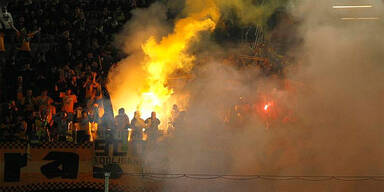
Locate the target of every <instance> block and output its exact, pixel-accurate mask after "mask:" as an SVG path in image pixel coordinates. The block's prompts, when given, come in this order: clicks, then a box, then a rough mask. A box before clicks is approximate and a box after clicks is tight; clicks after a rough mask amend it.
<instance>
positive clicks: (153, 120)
mask: <svg viewBox="0 0 384 192" xmlns="http://www.w3.org/2000/svg"><path fill="white" fill-rule="evenodd" d="M145 124H146V125H147V130H146V132H147V134H148V141H150V142H153V141H154V142H156V141H157V137H158V133H159V125H160V120H159V119H158V118H157V117H156V112H152V113H151V117H150V118H148V119H146V120H145Z"/></svg>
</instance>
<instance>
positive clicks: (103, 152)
mask: <svg viewBox="0 0 384 192" xmlns="http://www.w3.org/2000/svg"><path fill="white" fill-rule="evenodd" d="M121 144H122V142H121V141H118V140H113V141H106V140H96V141H95V154H96V156H109V150H110V149H109V146H110V145H112V147H113V156H125V155H127V152H122V151H119V147H120V146H121Z"/></svg>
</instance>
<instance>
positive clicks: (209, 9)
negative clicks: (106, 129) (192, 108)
mask: <svg viewBox="0 0 384 192" xmlns="http://www.w3.org/2000/svg"><path fill="white" fill-rule="evenodd" d="M196 2H199V3H200V7H198V8H197V9H196ZM186 6H187V7H186V10H187V11H189V12H190V13H189V14H187V17H185V18H182V19H179V20H178V21H176V23H175V27H174V30H173V32H172V33H171V34H169V35H167V36H164V37H163V38H162V39H161V40H160V41H159V42H158V41H156V39H155V37H150V38H149V39H148V40H147V41H146V42H145V43H144V44H143V45H142V50H143V52H144V54H145V59H144V62H143V68H142V70H143V72H144V74H142V79H141V80H143V82H144V86H143V87H138V88H137V89H135V90H136V91H137V92H136V93H132V94H133V95H137V96H138V97H136V98H135V99H134V101H132V99H131V98H125V99H121V96H118V94H119V93H118V92H117V93H114V94H117V95H114V94H111V95H112V102H113V104H114V107H115V109H114V110H115V111H117V109H118V108H119V107H121V106H124V107H125V108H126V111H127V112H129V113H130V114H132V112H133V111H135V110H139V111H141V114H142V115H143V116H144V117H149V116H150V114H151V112H152V111H156V112H157V117H158V118H159V119H160V120H161V121H162V122H163V123H162V125H163V127H160V128H161V129H166V128H164V125H165V123H166V122H167V120H168V119H169V117H170V115H171V108H172V107H171V106H172V105H173V104H175V103H177V101H176V100H179V99H177V98H176V99H175V100H173V98H172V97H173V95H172V94H173V93H174V91H173V90H172V88H170V87H167V83H168V82H167V80H168V78H169V76H170V75H172V74H173V73H174V72H175V71H183V72H186V73H189V72H190V71H191V69H192V67H193V62H194V60H195V57H194V56H193V55H190V54H188V53H187V49H188V47H189V44H190V43H191V42H192V41H193V40H196V39H197V38H198V35H199V33H200V32H202V31H212V30H214V29H215V27H216V23H217V21H218V19H219V17H220V13H219V11H218V8H217V7H216V4H215V3H214V0H204V1H201V0H187V2H186ZM138 73H139V72H138ZM132 86H139V85H132ZM176 97H177V96H176ZM113 98H119V99H116V100H115V101H114V100H113ZM128 103H129V104H128ZM132 103H136V105H137V106H135V108H132ZM127 106H130V107H131V108H127Z"/></svg>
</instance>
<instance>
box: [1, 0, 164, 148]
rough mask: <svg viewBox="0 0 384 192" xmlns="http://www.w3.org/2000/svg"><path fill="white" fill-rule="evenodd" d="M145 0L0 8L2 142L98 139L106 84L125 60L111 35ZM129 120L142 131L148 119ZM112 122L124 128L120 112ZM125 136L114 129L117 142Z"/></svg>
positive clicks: (19, 3)
mask: <svg viewBox="0 0 384 192" xmlns="http://www.w3.org/2000/svg"><path fill="white" fill-rule="evenodd" d="M150 3H151V2H150V1H136V0H130V1H126V0H15V1H10V2H9V3H6V4H4V5H2V8H1V11H0V69H1V73H0V90H1V91H0V103H1V105H0V106H1V107H0V140H19V139H25V140H28V141H29V142H36V143H39V142H43V141H51V142H54V141H77V142H83V141H88V140H92V139H94V138H95V136H96V134H98V135H99V136H103V135H104V134H105V129H106V128H100V127H101V126H102V124H103V123H102V117H103V115H104V106H103V105H104V102H103V97H105V86H104V85H105V79H106V76H107V73H108V70H109V68H110V67H112V66H113V65H115V63H116V62H117V61H119V60H120V58H121V57H122V55H121V53H119V52H118V51H117V50H116V49H114V48H113V46H112V45H111V44H112V42H113V34H115V33H116V32H118V31H119V30H120V29H121V27H122V26H123V24H124V23H125V22H126V20H127V19H129V18H130V10H131V9H133V8H135V7H136V6H141V7H143V6H147V5H148V4H150ZM132 121H139V122H140V123H139V124H143V126H144V124H145V125H148V121H151V118H150V119H149V120H147V122H144V120H142V119H141V118H140V115H139V114H136V115H135V117H134V119H133V120H132ZM157 121H158V119H157V118H156V114H155V113H154V114H153V115H152V122H155V123H149V124H151V125H152V124H153V125H156V123H157V124H159V123H160V122H157ZM114 122H115V127H117V129H116V130H119V129H120V130H127V129H128V127H129V125H130V121H129V119H128V117H127V116H126V114H125V112H124V109H121V110H119V114H118V115H117V116H116V118H115V121H114ZM148 127H151V126H147V128H148ZM155 127H156V126H155ZM141 128H144V127H140V128H138V129H140V130H141ZM100 130H104V131H100ZM96 132H97V133H96ZM115 132H116V131H115ZM126 134H128V131H120V132H118V131H117V132H116V133H114V137H118V138H123V137H124V136H126ZM137 135H138V134H133V136H132V137H139V136H140V134H139V135H138V136H137ZM125 138H126V137H125ZM125 140H126V139H125Z"/></svg>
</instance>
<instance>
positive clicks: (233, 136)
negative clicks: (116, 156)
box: [112, 0, 384, 191]
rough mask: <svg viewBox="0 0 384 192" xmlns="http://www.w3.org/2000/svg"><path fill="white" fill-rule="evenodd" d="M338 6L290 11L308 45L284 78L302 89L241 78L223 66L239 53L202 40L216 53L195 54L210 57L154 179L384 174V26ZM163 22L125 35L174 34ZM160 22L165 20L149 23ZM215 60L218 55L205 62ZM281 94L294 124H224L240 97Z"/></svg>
mask: <svg viewBox="0 0 384 192" xmlns="http://www.w3.org/2000/svg"><path fill="white" fill-rule="evenodd" d="M245 2H247V1H245ZM332 2H333V1H331V0H321V1H314V0H307V1H302V2H300V3H299V4H296V5H295V6H294V7H293V8H291V10H290V12H291V14H292V15H293V16H294V17H295V19H296V20H298V21H300V22H299V24H298V25H299V33H298V35H299V36H300V37H301V38H302V39H303V41H302V43H301V45H300V46H298V47H294V49H293V50H295V51H294V53H292V55H293V56H294V57H295V63H294V64H292V65H293V66H294V67H287V68H285V71H284V72H285V76H286V78H287V79H289V80H291V81H290V82H295V83H291V86H293V87H294V90H295V91H293V90H292V89H290V90H286V89H281V86H280V85H281V81H282V80H279V79H276V78H274V77H267V78H265V77H261V76H262V75H261V73H260V72H259V70H258V69H257V68H251V67H250V68H247V69H242V70H239V69H237V68H235V67H233V65H228V64H227V63H226V62H223V59H224V58H219V57H217V56H218V55H228V54H231V53H228V52H227V51H226V50H228V49H230V50H232V49H231V48H226V47H221V48H218V47H217V45H216V44H215V43H213V42H204V44H205V45H207V46H208V44H212V45H209V47H215V49H212V48H210V49H209V51H212V52H209V53H207V51H206V50H205V51H204V50H202V48H201V47H200V48H199V49H198V50H199V52H196V53H195V54H196V55H197V58H201V57H203V58H204V60H203V61H197V62H200V63H204V64H201V65H198V66H195V69H194V72H195V76H196V78H195V79H194V80H193V81H192V82H191V83H189V85H188V86H187V87H186V88H185V89H187V90H188V91H189V93H190V104H189V108H188V110H187V112H186V118H185V119H184V120H183V121H181V122H178V123H179V124H178V125H179V128H178V129H177V130H176V131H175V133H174V135H173V136H171V137H170V138H169V139H168V140H166V141H164V142H161V143H160V144H158V146H156V147H154V148H153V149H152V150H149V151H148V152H147V153H145V154H144V156H143V158H144V159H145V161H146V162H147V166H146V168H145V169H146V171H148V172H168V173H206V174H265V175H336V176H337V175H361V176H364V175H382V174H383V173H384V164H383V161H384V153H383V152H382V151H384V143H383V140H382V135H383V134H384V132H383V125H384V121H383V114H384V113H383V112H384V110H383V106H384V102H383V100H384V99H383V98H384V86H383V85H384V84H383V80H384V76H383V74H384V67H383V65H382V64H383V60H384V55H383V54H382V50H384V40H383V38H381V37H380V35H379V34H382V33H383V32H384V28H383V25H382V23H380V22H376V21H347V22H343V21H340V20H339V19H338V17H337V16H338V15H337V13H335V10H332V9H331V6H332ZM379 4H380V5H381V4H382V2H377V6H379ZM152 9H153V7H152V8H149V9H148V10H146V11H145V12H142V13H140V14H138V15H136V17H134V19H133V23H135V21H136V22H138V23H140V22H139V21H137V20H135V18H141V17H142V18H146V17H147V16H148V17H150V16H153V15H151V14H148V13H151V11H150V10H152ZM381 11H384V10H381ZM164 12H165V11H164ZM164 12H163V13H164ZM137 13H139V11H138V12H137ZM141 14H142V15H144V16H142V15H141ZM156 15H163V14H162V13H157V14H156ZM240 15H241V14H240ZM163 16H164V18H162V17H160V18H162V19H161V22H155V23H157V24H159V25H158V26H156V25H155V26H156V27H154V28H152V27H147V28H144V29H143V28H140V30H139V31H136V30H135V32H133V33H131V32H129V33H128V34H124V35H123V36H122V37H124V36H125V35H128V36H127V37H133V38H134V39H140V38H136V37H137V36H136V35H139V34H144V35H143V36H139V37H143V38H144V39H145V38H146V36H145V34H146V31H147V30H146V29H150V30H149V31H155V34H159V32H160V34H161V33H164V31H167V29H168V27H165V29H164V27H163V26H167V25H165V24H164V23H163V22H164V21H165V15H163ZM157 18H159V16H156V17H153V18H151V21H153V20H156V19H157ZM243 19H248V18H243ZM147 22H149V21H147ZM140 24H141V23H140ZM163 24H164V25H163ZM128 25H130V24H128ZM149 26H152V25H151V24H150V25H149ZM158 27H159V28H158ZM128 29H135V28H134V27H132V28H130V27H128ZM153 29H155V30H153ZM158 29H161V30H158ZM128 31H129V30H128ZM141 32H143V33H141ZM150 34H153V33H152V32H151V33H150ZM123 42H126V43H125V45H124V49H125V50H132V48H131V46H130V45H140V40H138V41H135V40H132V42H128V41H126V40H124V41H123ZM135 42H137V43H135ZM141 42H143V41H141ZM127 43H128V44H127ZM133 47H134V46H133ZM138 47H140V46H138ZM138 47H137V48H138ZM201 55H203V56H201ZM207 55H208V56H209V55H214V56H212V57H208V58H207ZM199 56H201V57H199ZM136 57H137V58H136ZM131 59H140V55H136V56H135V57H129V58H128V60H131ZM128 63H131V62H128ZM130 67H132V66H128V65H127V66H119V70H120V73H121V75H128V74H127V73H126V71H130V70H128V69H129V68H130ZM125 69H126V70H125ZM292 69H295V70H292ZM250 71H252V72H250ZM112 74H115V73H112ZM114 78H119V77H118V76H116V77H114ZM232 82H236V83H232ZM130 83H131V84H130ZM134 83H135V84H136V82H134ZM132 84H133V82H126V81H125V82H122V84H121V85H119V86H124V87H127V89H132V88H134V86H132ZM292 84H293V85H292ZM275 87H276V88H278V90H279V92H280V94H281V95H283V97H284V96H286V97H287V98H289V99H286V100H285V101H284V102H283V103H285V104H287V105H289V104H292V103H294V104H292V105H293V106H294V108H295V115H296V117H297V121H296V122H295V123H288V124H279V125H276V126H273V127H271V128H270V129H268V130H267V129H266V128H265V124H264V122H263V121H262V120H260V118H258V116H257V115H254V116H252V118H250V120H248V121H247V122H246V124H244V125H243V126H241V127H231V128H229V127H228V126H227V125H226V124H225V123H223V120H222V117H223V114H224V113H225V112H226V110H227V109H228V108H229V107H231V106H233V105H235V104H237V103H238V102H239V96H246V97H247V98H249V101H252V99H254V98H253V97H256V94H257V92H259V91H263V90H271V89H272V88H275ZM112 90H113V88H112ZM292 95H293V96H292ZM288 96H289V97H288ZM160 159H166V161H165V162H164V161H162V160H160ZM164 187H165V188H164V191H381V190H383V189H384V184H382V183H381V182H378V181H354V182H346V181H323V182H309V181H290V180H289V181H268V180H261V181H260V180H256V181H248V182H235V181H227V180H192V179H175V180H171V181H165V184H164Z"/></svg>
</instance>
